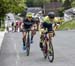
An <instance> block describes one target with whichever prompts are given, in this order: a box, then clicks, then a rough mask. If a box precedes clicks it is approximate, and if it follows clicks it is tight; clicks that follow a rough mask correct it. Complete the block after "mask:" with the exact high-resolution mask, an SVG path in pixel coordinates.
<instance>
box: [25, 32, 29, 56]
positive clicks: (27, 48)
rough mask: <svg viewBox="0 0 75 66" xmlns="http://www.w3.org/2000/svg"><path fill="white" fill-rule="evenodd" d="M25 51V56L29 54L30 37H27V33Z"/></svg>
mask: <svg viewBox="0 0 75 66" xmlns="http://www.w3.org/2000/svg"><path fill="white" fill-rule="evenodd" d="M26 53H27V56H29V54H30V39H29V33H28V37H27V46H26Z"/></svg>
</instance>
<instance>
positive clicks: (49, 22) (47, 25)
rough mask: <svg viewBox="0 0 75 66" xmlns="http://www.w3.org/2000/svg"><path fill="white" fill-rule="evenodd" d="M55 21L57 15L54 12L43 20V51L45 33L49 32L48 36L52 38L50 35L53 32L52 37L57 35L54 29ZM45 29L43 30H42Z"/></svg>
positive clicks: (41, 44)
mask: <svg viewBox="0 0 75 66" xmlns="http://www.w3.org/2000/svg"><path fill="white" fill-rule="evenodd" d="M54 19H55V13H54V12H49V13H48V15H47V16H45V17H44V19H43V23H42V24H41V26H42V27H41V28H40V29H41V30H40V34H41V37H40V39H41V40H40V48H41V49H42V48H43V38H42V36H43V32H47V33H48V36H50V33H51V32H52V33H53V34H52V36H54V35H55V32H54V27H53V24H54ZM42 28H43V29H42Z"/></svg>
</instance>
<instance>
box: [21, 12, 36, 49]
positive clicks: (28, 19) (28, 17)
mask: <svg viewBox="0 0 75 66" xmlns="http://www.w3.org/2000/svg"><path fill="white" fill-rule="evenodd" d="M28 23H31V25H29V24H28ZM34 24H35V21H34V19H33V18H32V13H30V12H29V13H27V15H26V18H25V19H24V20H23V23H22V29H23V38H22V40H23V49H24V50H25V49H26V46H25V44H26V29H30V28H31V26H33V25H34ZM34 32H35V31H34V29H32V31H31V43H33V36H34Z"/></svg>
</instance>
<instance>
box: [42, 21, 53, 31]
mask: <svg viewBox="0 0 75 66" xmlns="http://www.w3.org/2000/svg"><path fill="white" fill-rule="evenodd" d="M42 25H43V28H47V30H48V32H50V31H53V28H52V24H51V23H46V22H44V23H42Z"/></svg>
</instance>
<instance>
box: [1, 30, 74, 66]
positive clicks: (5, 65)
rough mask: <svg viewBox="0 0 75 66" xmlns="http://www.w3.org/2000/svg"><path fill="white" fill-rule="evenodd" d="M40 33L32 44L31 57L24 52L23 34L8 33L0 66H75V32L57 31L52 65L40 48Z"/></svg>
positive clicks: (2, 48)
mask: <svg viewBox="0 0 75 66" xmlns="http://www.w3.org/2000/svg"><path fill="white" fill-rule="evenodd" d="M39 37H40V35H39V33H38V32H37V33H36V35H35V37H34V43H33V44H31V51H30V56H26V53H25V51H23V50H22V33H18V32H16V33H11V32H10V33H6V34H5V36H4V39H3V42H2V46H1V50H0V66H75V31H57V32H56V36H55V37H54V38H53V46H54V53H55V59H54V62H53V63H50V62H49V61H48V59H47V60H45V59H44V58H43V54H42V52H41V50H40V48H39V40H40V39H39Z"/></svg>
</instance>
